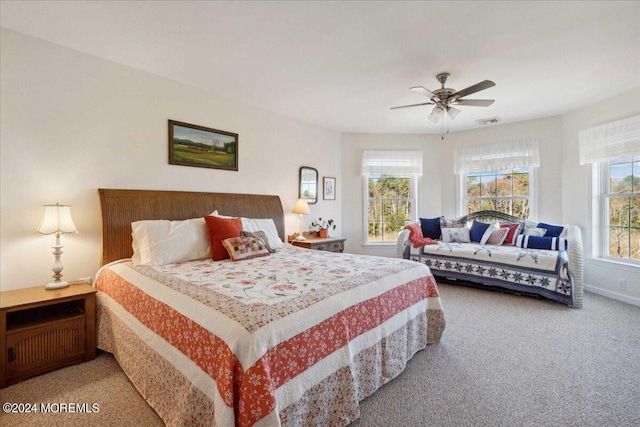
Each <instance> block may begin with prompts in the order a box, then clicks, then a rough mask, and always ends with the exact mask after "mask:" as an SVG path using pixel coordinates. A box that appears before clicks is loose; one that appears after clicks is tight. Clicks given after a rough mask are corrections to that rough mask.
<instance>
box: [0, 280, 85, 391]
mask: <svg viewBox="0 0 640 427" xmlns="http://www.w3.org/2000/svg"><path fill="white" fill-rule="evenodd" d="M95 357H96V290H95V289H94V288H93V287H92V286H91V285H89V284H87V283H84V282H75V283H71V285H70V286H69V287H67V288H64V289H56V290H50V291H48V290H45V289H44V286H40V287H36V288H27V289H18V290H14V291H7V292H0V388H4V387H6V386H8V385H11V384H15V383H17V382H19V381H22V380H23V379H25V378H28V377H31V376H34V375H38V374H42V373H44V372H48V371H52V370H54V369H57V368H61V367H63V366H68V365H73V364H76V363H81V362H85V361H89V360H91V359H94V358H95Z"/></svg>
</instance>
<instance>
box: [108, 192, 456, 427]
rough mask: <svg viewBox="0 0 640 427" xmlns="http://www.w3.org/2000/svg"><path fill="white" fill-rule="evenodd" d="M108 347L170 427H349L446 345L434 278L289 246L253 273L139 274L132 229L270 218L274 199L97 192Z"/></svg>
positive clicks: (238, 265) (203, 265)
mask: <svg viewBox="0 0 640 427" xmlns="http://www.w3.org/2000/svg"><path fill="white" fill-rule="evenodd" d="M99 193H100V200H101V205H102V222H103V257H102V264H103V267H102V268H101V270H100V271H99V272H98V274H97V277H96V288H97V290H98V294H97V303H98V304H97V313H98V319H97V340H98V347H99V348H100V349H102V350H104V351H107V352H110V353H113V354H114V356H115V358H116V360H117V361H118V363H119V364H120V365H121V367H122V369H123V371H124V372H125V373H126V374H127V376H128V377H129V378H130V379H131V381H132V383H133V384H134V385H135V387H136V388H137V389H138V391H139V392H140V394H141V395H142V396H143V397H144V398H145V400H146V401H147V402H148V403H149V405H150V406H151V407H152V408H154V410H155V411H156V412H157V413H158V415H159V416H160V417H161V418H162V420H163V421H164V422H165V423H166V424H167V425H169V426H178V425H217V426H229V425H237V426H250V425H256V426H266V425H269V426H278V425H336V426H340V425H347V424H349V423H350V422H352V421H353V420H355V419H356V418H358V416H359V413H360V412H359V402H360V401H361V400H363V399H364V398H366V397H368V396H369V395H371V394H372V393H373V392H375V391H376V390H377V389H378V388H379V387H381V386H382V385H384V384H385V383H386V382H388V381H389V380H391V379H392V378H394V377H396V376H397V375H399V374H400V373H401V372H402V371H403V370H404V367H405V366H406V363H407V361H408V360H409V359H410V358H411V357H412V356H413V355H414V354H415V353H416V352H418V351H420V350H421V349H423V348H425V347H426V345H427V344H432V343H436V342H438V341H439V340H440V337H441V335H442V333H443V330H444V326H445V320H444V314H443V311H442V306H441V303H440V297H439V294H438V289H437V284H436V282H435V280H434V278H433V276H432V275H431V273H430V271H429V269H428V267H426V266H424V265H422V264H419V263H415V262H412V261H407V260H399V259H393V258H377V257H369V256H361V255H350V254H337V253H329V252H321V251H310V250H307V249H302V248H297V247H294V246H292V245H288V244H286V245H282V247H281V248H279V249H277V250H276V251H275V252H274V253H271V254H269V255H268V256H261V257H259V258H252V259H247V260H243V261H236V262H233V261H230V260H228V259H227V260H224V261H212V260H211V259H200V260H193V261H185V262H177V263H169V264H165V265H160V266H155V265H137V264H134V263H132V262H131V257H132V255H133V250H132V237H131V223H132V222H134V221H138V220H159V219H166V220H174V221H175V220H187V219H190V218H199V217H202V216H203V215H209V214H210V213H212V212H213V211H214V210H215V211H218V212H219V213H220V214H224V215H227V216H232V217H235V216H237V217H244V218H258V219H270V220H272V221H273V224H274V225H275V229H276V230H277V235H278V236H279V238H280V239H281V240H284V235H285V233H284V213H283V210H282V205H281V202H280V199H279V197H278V196H268V195H245V194H227V193H194V192H175V191H147V190H108V189H101V190H99Z"/></svg>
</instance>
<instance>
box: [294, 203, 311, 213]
mask: <svg viewBox="0 0 640 427" xmlns="http://www.w3.org/2000/svg"><path fill="white" fill-rule="evenodd" d="M291 212H293V213H296V214H300V215H309V214H310V213H311V211H310V210H309V204H308V203H307V201H306V200H304V199H298V201H297V202H296V204H295V205H293V209H292V210H291Z"/></svg>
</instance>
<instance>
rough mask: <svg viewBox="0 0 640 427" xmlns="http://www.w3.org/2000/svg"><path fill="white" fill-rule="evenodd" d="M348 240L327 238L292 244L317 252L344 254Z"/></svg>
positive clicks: (310, 239) (293, 242)
mask: <svg viewBox="0 0 640 427" xmlns="http://www.w3.org/2000/svg"><path fill="white" fill-rule="evenodd" d="M345 240H347V239H341V238H339V237H326V238H320V237H318V238H308V239H307V240H303V241H298V240H294V241H292V242H291V244H292V245H294V246H299V247H301V248H306V249H313V250H316V251H328V252H344V241H345Z"/></svg>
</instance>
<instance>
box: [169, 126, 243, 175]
mask: <svg viewBox="0 0 640 427" xmlns="http://www.w3.org/2000/svg"><path fill="white" fill-rule="evenodd" d="M169 164H170V165H182V166H196V167H199V168H211V169H225V170H232V171H237V170H238V134H237V133H232V132H225V131H223V130H217V129H211V128H206V127H204V126H197V125H191V124H189V123H182V122H176V121H174V120H169Z"/></svg>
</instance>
